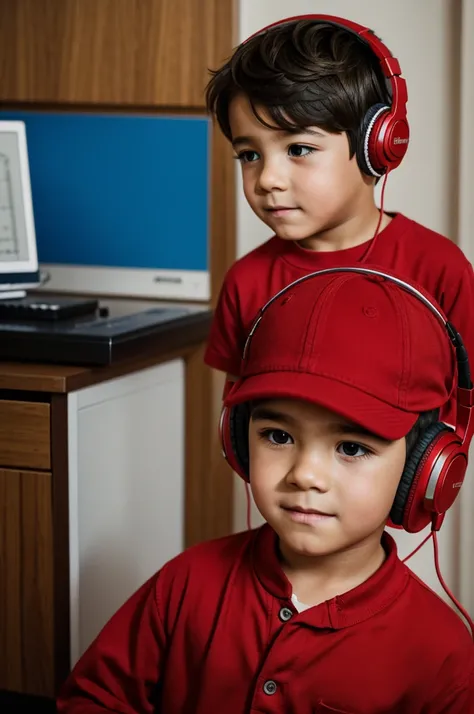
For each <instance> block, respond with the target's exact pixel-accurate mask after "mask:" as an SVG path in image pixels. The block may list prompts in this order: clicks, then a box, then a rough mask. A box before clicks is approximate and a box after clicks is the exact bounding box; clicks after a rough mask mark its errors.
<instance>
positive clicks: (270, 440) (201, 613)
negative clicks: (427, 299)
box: [58, 271, 474, 714]
mask: <svg viewBox="0 0 474 714" xmlns="http://www.w3.org/2000/svg"><path fill="white" fill-rule="evenodd" d="M422 297H423V293H422ZM436 310H437V307H436V306H435V305H432V307H431V308H430V307H428V306H427V305H426V303H425V304H424V303H423V299H422V298H420V297H419V295H415V294H413V293H412V292H410V291H409V290H408V291H407V290H406V289H402V288H400V287H399V286H398V285H397V284H396V283H395V282H393V281H392V280H391V279H383V278H381V277H380V276H373V275H367V274H365V275H361V274H359V273H349V272H348V271H345V272H344V273H337V274H336V273H334V272H333V273H331V274H319V275H317V276H312V277H310V278H307V279H306V280H305V281H302V282H300V283H299V284H294V285H292V286H291V287H290V288H289V289H288V290H287V291H286V292H285V294H283V295H281V296H279V297H277V298H276V299H275V300H274V301H273V302H272V304H271V305H269V306H268V308H267V309H266V310H265V311H264V312H263V314H262V316H261V319H260V321H259V322H258V324H257V325H256V328H255V330H254V332H253V335H252V336H251V339H250V340H249V342H248V344H247V349H246V354H245V358H244V360H243V369H242V376H241V378H240V379H239V380H238V381H237V383H236V384H235V385H234V386H233V388H232V390H231V392H230V393H229V395H228V397H227V401H226V411H225V412H224V419H223V437H224V438H223V443H224V446H225V449H226V451H227V454H228V456H230V451H232V457H233V458H234V459H235V460H236V461H238V464H237V466H236V468H237V469H238V470H239V472H240V473H241V475H242V476H243V477H244V478H246V479H247V478H249V480H250V486H251V489H252V493H253V496H254V499H255V502H256V504H257V506H258V508H259V510H260V512H261V513H262V515H263V517H264V518H265V520H266V524H265V525H264V526H262V527H261V528H259V529H257V530H254V531H248V532H244V533H239V534H236V535H231V536H228V537H226V538H222V539H219V540H216V541H211V542H208V543H203V544H200V545H198V546H195V547H194V548H191V549H189V550H188V551H186V552H184V553H182V554H181V555H179V556H178V557H177V558H175V559H173V560H172V561H170V562H169V563H167V564H166V565H165V566H164V567H163V568H162V569H161V570H160V572H159V573H158V574H157V575H155V576H153V577H152V578H151V579H150V580H149V581H148V582H147V583H145V585H143V587H142V588H141V589H140V590H139V591H138V592H137V593H136V594H135V595H133V596H132V598H131V599H130V600H129V601H128V602H127V603H126V604H125V605H124V606H123V607H122V608H121V609H120V610H119V612H118V613H117V614H116V615H115V616H114V617H113V618H112V620H111V621H110V622H109V623H108V624H107V625H106V626H105V628H104V630H103V631H102V632H101V633H100V634H99V636H98V638H97V640H96V641H95V642H94V643H93V644H92V646H91V647H90V649H89V650H88V651H87V652H86V653H85V655H84V656H83V658H82V659H81V660H80V661H79V663H78V664H77V666H76V668H75V670H74V671H73V673H72V675H71V677H70V679H69V681H68V682H67V683H66V686H65V688H64V690H63V692H62V693H61V696H60V698H59V701H58V711H59V713H60V714H101V713H103V712H121V713H122V714H151V713H152V712H156V713H162V714H222V713H223V712H224V713H225V714H245V713H246V712H249V713H250V712H269V713H270V712H272V713H274V714H315V713H317V714H324V713H325V712H327V713H328V714H330V713H331V712H333V713H336V714H337V713H339V714H382V712H383V713H384V714H473V713H474V645H473V642H472V639H471V637H470V636H469V633H468V632H467V630H466V628H465V626H464V624H463V623H462V622H461V620H460V619H459V618H458V616H457V615H456V614H455V613H454V612H453V611H452V610H451V609H450V608H449V607H448V606H447V605H446V604H445V603H444V602H443V601H442V600H441V599H440V598H438V597H437V595H435V594H434V593H433V592H432V591H431V590H430V589H429V588H428V587H427V586H426V585H424V584H423V583H422V582H421V581H420V580H418V578H417V577H416V576H415V575H414V574H413V573H412V572H411V571H410V570H409V569H408V568H407V567H406V566H405V565H404V564H403V563H402V562H401V561H400V560H399V558H398V556H397V551H396V545H395V542H394V540H393V539H392V537H391V536H390V535H389V534H388V533H387V532H385V524H386V522H387V518H388V516H389V514H390V517H391V518H392V520H393V521H394V522H395V523H397V522H398V523H401V524H402V525H403V526H404V527H405V528H407V529H408V530H411V531H418V530H419V529H420V528H421V527H423V526H424V525H425V524H426V523H428V522H429V521H430V519H431V518H432V517H433V522H434V521H435V520H436V523H437V524H438V525H439V522H440V519H441V518H442V514H441V513H438V512H436V507H435V505H429V503H430V501H429V498H428V497H429V493H428V490H429V489H428V490H425V488H424V481H425V480H426V478H427V476H428V475H429V474H428V473H426V464H427V463H428V462H429V460H430V458H432V456H433V454H434V453H435V451H440V455H441V454H444V453H445V452H446V454H447V452H449V454H450V456H449V457H447V458H451V461H450V462H449V464H450V465H449V464H448V463H447V460H446V459H443V457H442V456H441V461H443V464H444V466H443V468H442V469H441V471H440V472H439V473H438V476H437V477H436V478H435V479H434V480H435V481H436V483H435V485H434V494H433V504H437V503H443V504H444V507H446V508H447V507H449V505H450V504H451V503H452V501H453V500H454V497H455V494H456V493H457V491H458V489H459V483H458V481H460V480H461V481H462V477H463V474H464V471H463V464H465V461H463V459H465V455H466V453H467V448H468V445H469V440H470V438H471V436H472V423H471V420H470V418H469V417H470V414H471V408H470V407H467V406H465V404H464V403H465V402H466V404H468V403H470V402H469V400H467V401H466V399H465V397H464V396H463V395H461V396H460V401H459V405H460V408H459V410H458V415H461V417H460V420H459V423H458V424H457V428H456V433H453V432H452V431H450V430H449V429H447V428H446V427H445V426H444V425H442V424H435V423H434V422H435V421H436V417H437V413H438V410H439V408H440V407H442V406H443V405H444V404H445V403H446V402H447V401H448V399H449V397H450V396H451V394H452V393H453V390H455V388H456V360H455V355H454V350H453V347H452V345H451V344H450V340H449V339H448V334H447V330H446V328H445V326H444V320H443V318H442V315H438V314H437V313H436ZM433 313H435V314H433ZM420 335H422V336H423V338H422V339H420ZM459 364H460V366H461V367H462V365H461V362H460V363H459ZM461 372H462V374H461ZM459 373H460V374H461V377H460V378H459V381H458V384H459V386H460V387H462V386H463V383H464V382H463V381H461V379H462V380H464V379H465V373H467V370H465V369H464V367H462V369H460V370H459ZM461 391H462V389H461ZM466 393H467V394H468V395H470V396H471V397H472V390H468V389H467V390H466ZM466 409H467V414H468V418H467V420H466V421H465V418H466V411H465V410H466ZM463 410H464V411H463ZM458 427H459V429H458ZM465 428H466V441H465V443H462V438H463V434H462V433H461V432H464V430H465ZM458 431H459V433H458ZM442 444H444V447H443V446H442ZM453 449H455V451H456V458H454V456H455V454H454V451H453ZM407 452H408V453H407ZM456 459H457V461H456ZM451 467H453V468H454V471H452V472H451ZM443 469H448V471H449V472H450V474H451V475H448V476H446V473H444V472H443ZM434 473H435V471H434V470H433V474H434ZM172 477H173V475H172V474H170V478H172ZM429 481H430V484H431V485H433V484H432V481H433V479H432V478H431V477H430V479H429ZM443 484H444V485H443ZM446 499H447V500H446ZM150 547H152V544H151V545H150ZM124 567H126V564H124Z"/></svg>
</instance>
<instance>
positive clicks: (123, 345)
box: [0, 297, 210, 365]
mask: <svg viewBox="0 0 474 714" xmlns="http://www.w3.org/2000/svg"><path fill="white" fill-rule="evenodd" d="M20 303H21V305H20ZM203 313H204V314H207V313H208V311H206V310H202V309H196V308H185V307H156V308H151V309H149V310H142V311H140V312H132V313H131V314H125V315H115V316H109V311H108V309H107V308H103V307H100V306H99V303H98V301H97V300H84V299H82V300H81V299H69V298H59V299H56V298H43V297H35V298H23V299H22V300H11V301H8V302H3V303H2V301H0V359H3V360H20V361H33V362H55V363H58V364H77V365H107V364H111V363H112V362H116V361H118V360H121V359H125V358H128V357H133V356H135V355H137V354H142V353H143V352H144V351H146V350H150V349H153V347H154V346H156V345H157V341H159V340H160V338H161V336H162V335H163V334H164V333H166V335H167V338H168V337H170V336H173V334H174V335H176V331H179V333H180V334H184V335H185V336H186V337H189V333H190V331H192V329H193V327H195V326H198V325H201V324H202V320H203ZM208 319H210V317H208Z"/></svg>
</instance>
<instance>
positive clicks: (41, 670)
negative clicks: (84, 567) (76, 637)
mask: <svg viewBox="0 0 474 714" xmlns="http://www.w3.org/2000/svg"><path fill="white" fill-rule="evenodd" d="M5 406H6V405H4V404H3V403H1V402H0V408H4V407H5ZM31 406H34V405H31ZM45 406H46V405H45ZM7 408H8V407H7ZM52 499H53V493H52V477H51V473H50V472H48V471H17V470H15V469H0V582H1V584H2V586H1V588H0V689H8V690H12V691H17V692H28V693H30V694H36V695H46V696H47V695H50V696H51V695H53V693H54V684H55V683H54V662H53V657H54V653H53V642H54V632H53V630H54V626H53V621H54V587H53V558H54V554H53V534H52Z"/></svg>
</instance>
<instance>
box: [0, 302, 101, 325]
mask: <svg viewBox="0 0 474 714" xmlns="http://www.w3.org/2000/svg"><path fill="white" fill-rule="evenodd" d="M98 309H99V301H98V300H89V299H87V300H86V299H77V298H51V297H41V296H39V297H24V298H18V299H11V298H7V299H2V300H0V320H9V321H10V320H12V321H13V322H18V321H20V322H25V321H28V322H30V321H31V322H36V320H41V321H43V320H46V321H47V320H54V321H56V320H65V319H68V318H71V317H81V316H83V315H91V314H92V313H95V312H96V311H97V310H98Z"/></svg>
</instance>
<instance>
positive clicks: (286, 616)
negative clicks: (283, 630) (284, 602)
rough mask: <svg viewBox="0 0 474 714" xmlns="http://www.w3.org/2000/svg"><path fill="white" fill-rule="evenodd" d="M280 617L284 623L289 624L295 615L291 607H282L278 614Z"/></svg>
mask: <svg viewBox="0 0 474 714" xmlns="http://www.w3.org/2000/svg"><path fill="white" fill-rule="evenodd" d="M278 617H279V618H280V620H281V621H282V622H288V620H290V619H291V618H292V617H293V613H292V611H291V610H290V608H289V607H282V608H281V610H280V612H279V613H278Z"/></svg>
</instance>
